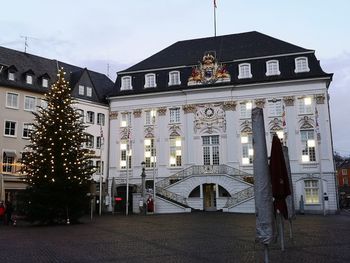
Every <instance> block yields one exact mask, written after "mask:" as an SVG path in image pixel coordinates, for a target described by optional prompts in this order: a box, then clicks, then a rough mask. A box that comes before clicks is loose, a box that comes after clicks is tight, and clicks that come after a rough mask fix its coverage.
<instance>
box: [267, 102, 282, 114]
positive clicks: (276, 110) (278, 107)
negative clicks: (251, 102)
mask: <svg viewBox="0 0 350 263" xmlns="http://www.w3.org/2000/svg"><path fill="white" fill-rule="evenodd" d="M267 106H268V113H269V117H277V116H282V112H283V109H282V101H281V100H269V101H268V105H267Z"/></svg>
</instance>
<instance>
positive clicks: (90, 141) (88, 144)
mask: <svg viewBox="0 0 350 263" xmlns="http://www.w3.org/2000/svg"><path fill="white" fill-rule="evenodd" d="M86 136H87V138H86V144H85V145H86V148H94V144H95V137H94V136H93V135H91V134H88V135H86Z"/></svg>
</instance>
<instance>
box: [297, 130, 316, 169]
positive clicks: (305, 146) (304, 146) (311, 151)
mask: <svg viewBox="0 0 350 263" xmlns="http://www.w3.org/2000/svg"><path fill="white" fill-rule="evenodd" d="M300 143H301V162H302V163H315V162H316V161H317V157H316V136H315V131H314V130H313V129H301V130H300Z"/></svg>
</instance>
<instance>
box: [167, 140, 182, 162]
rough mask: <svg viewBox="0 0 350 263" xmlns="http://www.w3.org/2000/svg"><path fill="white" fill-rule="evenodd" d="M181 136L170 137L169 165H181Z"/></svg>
mask: <svg viewBox="0 0 350 263" xmlns="http://www.w3.org/2000/svg"><path fill="white" fill-rule="evenodd" d="M181 144H182V142H181V137H179V136H178V137H170V139H169V145H170V158H169V165H170V167H181V166H182V149H181Z"/></svg>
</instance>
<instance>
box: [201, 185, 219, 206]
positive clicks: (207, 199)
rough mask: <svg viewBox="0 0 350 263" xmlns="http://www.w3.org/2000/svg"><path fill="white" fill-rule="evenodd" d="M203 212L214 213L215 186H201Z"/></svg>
mask: <svg viewBox="0 0 350 263" xmlns="http://www.w3.org/2000/svg"><path fill="white" fill-rule="evenodd" d="M203 193H204V199H203V200H204V210H205V211H216V187H215V184H203Z"/></svg>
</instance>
